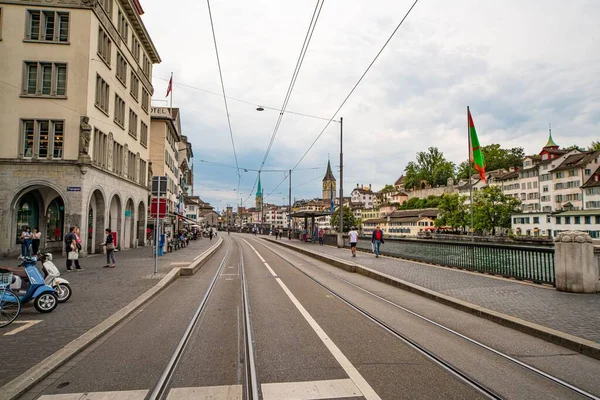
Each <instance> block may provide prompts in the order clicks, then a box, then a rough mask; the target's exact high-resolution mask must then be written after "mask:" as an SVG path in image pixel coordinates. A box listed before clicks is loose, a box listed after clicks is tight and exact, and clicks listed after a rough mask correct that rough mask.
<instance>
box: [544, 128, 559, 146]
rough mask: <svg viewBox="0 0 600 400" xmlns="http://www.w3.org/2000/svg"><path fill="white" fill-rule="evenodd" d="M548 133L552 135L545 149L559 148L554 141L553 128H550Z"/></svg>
mask: <svg viewBox="0 0 600 400" xmlns="http://www.w3.org/2000/svg"><path fill="white" fill-rule="evenodd" d="M548 131H549V133H550V137H549V138H548V143H546V145H545V146H544V147H558V145H557V144H556V143H554V140H552V128H548Z"/></svg>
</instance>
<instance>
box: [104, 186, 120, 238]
mask: <svg viewBox="0 0 600 400" xmlns="http://www.w3.org/2000/svg"><path fill="white" fill-rule="evenodd" d="M108 204H109V205H108V224H107V228H110V230H111V231H112V232H116V233H117V243H116V244H115V245H116V246H120V244H121V242H122V240H123V238H122V236H121V235H122V234H123V228H122V224H123V218H122V216H123V203H122V201H121V195H120V194H119V193H114V194H113V195H112V197H111V198H110V202H109V203H108Z"/></svg>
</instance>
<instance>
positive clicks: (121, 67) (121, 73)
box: [117, 51, 127, 87]
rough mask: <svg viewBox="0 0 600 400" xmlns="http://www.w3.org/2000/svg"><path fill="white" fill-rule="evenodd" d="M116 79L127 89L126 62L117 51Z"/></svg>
mask: <svg viewBox="0 0 600 400" xmlns="http://www.w3.org/2000/svg"><path fill="white" fill-rule="evenodd" d="M117 79H118V80H119V81H121V83H122V84H123V85H125V87H127V61H126V60H125V57H123V55H121V53H120V52H118V51H117Z"/></svg>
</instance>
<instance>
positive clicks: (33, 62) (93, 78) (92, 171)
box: [0, 0, 160, 255]
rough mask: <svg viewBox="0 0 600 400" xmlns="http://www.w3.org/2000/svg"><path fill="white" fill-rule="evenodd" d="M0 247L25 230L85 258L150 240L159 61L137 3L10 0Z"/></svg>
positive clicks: (1, 119)
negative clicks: (76, 246) (70, 245)
mask: <svg viewBox="0 0 600 400" xmlns="http://www.w3.org/2000/svg"><path fill="white" fill-rule="evenodd" d="M0 13H1V24H0V29H1V32H0V38H1V40H0V55H1V56H0V70H1V71H2V75H1V77H0V79H1V80H2V82H1V83H0V86H1V87H2V90H1V91H0V138H1V140H2V143H3V145H2V146H0V185H2V187H3V188H4V190H3V191H2V192H1V194H0V208H1V209H2V211H1V213H0V225H1V226H3V227H4V228H5V229H3V231H2V232H1V233H0V253H3V254H5V255H7V254H14V253H17V252H18V251H19V247H20V246H19V243H18V242H19V241H18V239H17V238H18V235H19V232H20V230H22V229H23V227H25V226H29V227H31V228H33V227H39V229H40V231H41V233H42V239H41V240H42V247H49V248H53V249H60V248H62V247H63V246H62V239H63V238H64V234H65V233H66V232H67V231H68V228H69V227H70V226H79V227H80V228H81V239H82V241H83V254H84V255H85V254H87V253H95V252H98V251H100V250H101V249H100V247H99V245H100V243H102V242H103V241H104V229H105V228H110V229H111V230H112V231H114V232H116V233H117V240H118V246H119V247H120V248H131V247H137V246H138V245H144V242H145V241H144V237H145V235H144V231H145V228H146V210H147V204H148V194H149V192H148V176H149V175H151V173H150V164H149V142H148V134H149V132H148V130H149V126H150V107H149V105H150V97H151V95H152V93H153V88H152V85H151V83H150V82H151V76H152V64H156V63H159V62H160V57H159V55H158V53H157V50H156V48H155V47H154V45H153V43H152V41H151V39H150V37H149V35H148V32H147V31H146V29H145V27H144V24H143V22H142V20H141V14H142V13H143V10H142V9H141V7H140V6H139V3H138V2H137V1H131V0H103V1H98V2H96V1H84V0H80V1H76V0H73V1H68V2H66V1H59V0H46V1H44V2H31V1H20V0H0Z"/></svg>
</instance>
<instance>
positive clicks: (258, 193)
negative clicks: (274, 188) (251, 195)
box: [256, 172, 262, 197]
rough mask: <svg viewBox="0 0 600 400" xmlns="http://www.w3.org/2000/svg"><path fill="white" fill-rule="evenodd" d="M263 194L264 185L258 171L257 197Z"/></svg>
mask: <svg viewBox="0 0 600 400" xmlns="http://www.w3.org/2000/svg"><path fill="white" fill-rule="evenodd" d="M258 196H262V185H261V184H260V172H259V173H258V187H257V188H256V197H258Z"/></svg>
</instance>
